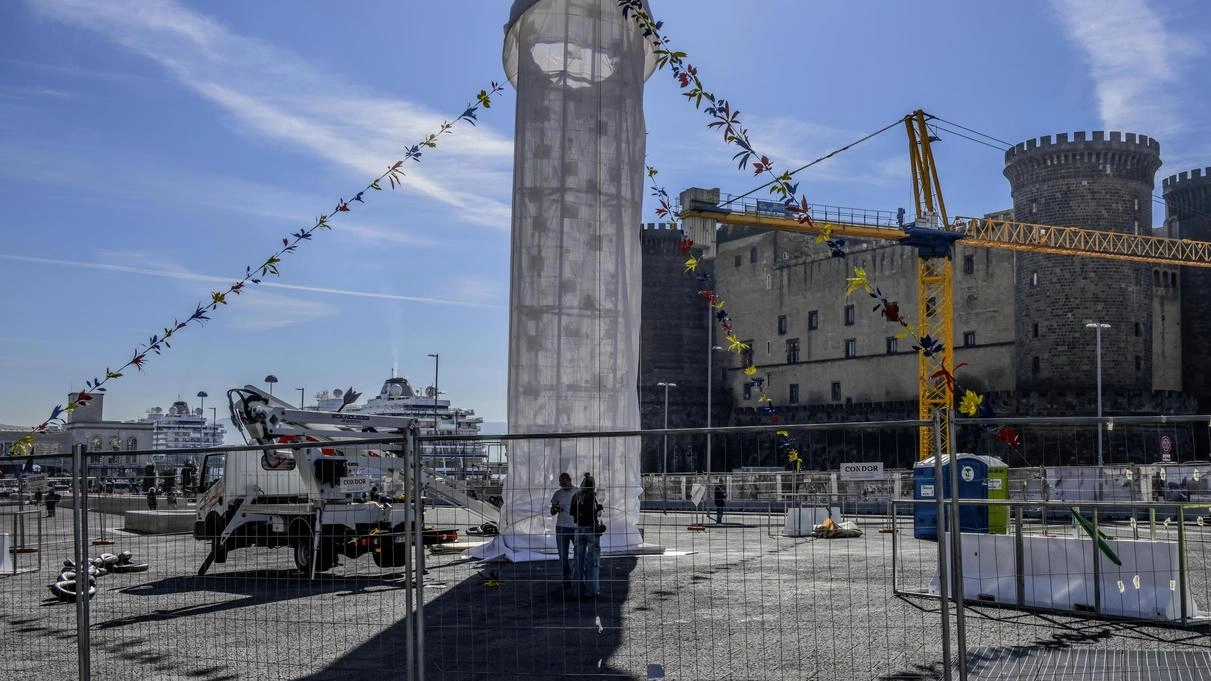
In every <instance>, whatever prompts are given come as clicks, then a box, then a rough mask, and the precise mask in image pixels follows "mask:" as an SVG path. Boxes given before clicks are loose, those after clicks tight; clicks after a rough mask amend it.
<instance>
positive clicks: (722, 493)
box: [715, 482, 727, 525]
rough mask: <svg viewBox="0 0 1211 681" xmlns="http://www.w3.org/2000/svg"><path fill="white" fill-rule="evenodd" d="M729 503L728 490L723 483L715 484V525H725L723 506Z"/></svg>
mask: <svg viewBox="0 0 1211 681" xmlns="http://www.w3.org/2000/svg"><path fill="white" fill-rule="evenodd" d="M726 503H727V488H725V487H724V486H723V483H722V482H720V483H716V484H715V524H716V525H722V524H723V506H724V505H725V504H726Z"/></svg>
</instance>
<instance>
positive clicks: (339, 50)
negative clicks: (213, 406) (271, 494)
mask: <svg viewBox="0 0 1211 681" xmlns="http://www.w3.org/2000/svg"><path fill="white" fill-rule="evenodd" d="M651 4H652V8H653V12H654V14H655V15H656V17H657V18H658V19H662V20H663V21H664V22H665V32H666V33H667V35H668V36H669V37H670V39H671V40H672V41H673V43H674V46H675V47H677V48H678V49H680V50H683V51H685V52H687V53H688V54H689V60H690V61H691V63H693V64H695V65H696V66H698V67H699V69H700V74H701V76H702V78H703V80H704V83H705V84H706V85H707V87H708V88H709V89H712V90H714V92H715V93H716V94H717V95H721V96H725V97H727V98H728V99H730V100H731V101H732V102H733V104H734V105H736V106H738V107H739V108H740V110H741V112H742V117H743V119H744V120H745V122H746V123H747V125H748V126H749V128H750V131H751V134H752V138H753V140H754V141H755V142H756V143H757V145H758V147H759V148H760V149H762V150H763V151H764V152H765V153H767V154H768V155H770V156H771V157H772V158H773V159H774V161H775V162H776V163H777V164H778V165H780V166H781V167H793V166H796V165H799V164H801V163H803V162H806V161H808V160H811V159H812V158H815V157H816V156H818V155H820V154H822V153H824V152H826V151H828V150H830V149H831V148H834V147H836V146H840V145H841V144H844V143H847V142H849V141H852V140H853V139H856V138H857V137H860V136H861V135H863V134H865V133H867V132H871V131H873V130H876V129H878V128H880V127H882V126H883V125H885V124H887V123H889V122H891V121H893V120H895V119H897V118H899V117H900V116H902V115H903V114H904V113H906V112H908V111H911V110H913V109H915V108H924V109H925V110H927V111H929V112H931V113H934V114H936V115H938V116H941V117H943V118H946V119H948V120H951V121H954V122H956V123H960V124H963V125H966V126H969V127H972V128H975V129H978V130H981V131H983V132H987V133H990V134H993V135H995V136H997V137H1000V138H1002V139H1005V140H1008V141H1010V142H1018V141H1021V140H1025V139H1027V138H1030V137H1037V136H1039V135H1045V134H1053V133H1057V132H1071V131H1076V130H1095V129H1099V130H1100V129H1105V130H1123V131H1132V132H1139V133H1144V134H1148V135H1151V136H1155V137H1157V138H1158V139H1159V140H1160V141H1161V148H1162V156H1163V157H1164V159H1165V165H1164V167H1163V168H1162V169H1161V171H1160V173H1158V178H1160V177H1164V176H1167V175H1169V174H1172V173H1175V172H1179V171H1181V170H1187V169H1189V168H1193V167H1201V166H1209V165H1211V117H1208V116H1207V115H1206V112H1207V111H1208V110H1211V106H1209V105H1211V90H1209V89H1208V88H1207V83H1208V76H1207V75H1206V74H1207V73H1211V53H1209V51H1208V48H1207V47H1206V46H1207V45H1209V44H1211V41H1209V40H1208V38H1209V37H1211V35H1209V34H1211V8H1208V7H1207V6H1206V5H1205V3H1201V2H1198V1H1197V0H1177V1H1174V2H1165V3H1160V2H1155V1H1154V2H1145V1H1144V0H1120V1H1115V2H1101V1H1098V0H1055V1H1054V2H1027V3H1010V2H995V3H994V2H980V3H973V2H961V1H945V2H936V3H928V4H924V5H923V4H922V3H902V2H890V1H886V2H872V3H862V4H861V5H858V6H851V4H849V3H823V2H811V3H808V2H792V1H785V2H782V1H774V0H754V1H752V2H735V1H733V2H720V1H716V0H652V2H651ZM507 14H508V3H507V2H499V3H497V2H488V1H487V0H482V1H481V0H465V1H458V0H446V1H444V2H419V1H413V2H398V1H395V0H393V1H385V0H384V1H381V2H364V3H354V4H341V5H338V4H335V3H290V4H287V3H244V2H234V1H227V2H209V3H195V4H186V3H178V2H171V1H165V0H159V1H151V0H149V1H146V2H133V1H130V0H107V1H106V2H84V1H82V0H37V1H36V2H35V1H30V2H24V3H23V2H6V3H0V26H3V27H4V28H3V29H0V30H2V31H3V35H4V39H3V40H0V157H2V158H3V159H4V163H3V164H0V195H2V196H3V197H4V206H5V210H4V213H3V217H2V218H0V220H2V223H0V224H2V225H3V226H2V228H0V284H2V285H3V290H4V291H5V292H6V294H5V295H4V296H3V297H0V319H4V320H5V322H6V323H5V325H4V327H3V328H2V329H0V423H10V424H22V425H31V424H34V423H37V422H39V421H41V420H42V419H43V418H45V414H46V412H48V411H49V408H50V407H51V406H52V405H54V404H55V403H57V402H61V401H63V399H64V395H65V393H67V392H68V391H69V390H75V389H79V388H81V387H83V385H82V384H83V381H84V380H85V379H87V378H91V377H93V376H95V375H100V374H101V373H102V372H103V371H104V369H105V367H106V366H117V365H120V364H122V363H123V362H124V361H125V360H126V359H127V358H129V356H130V354H131V352H132V351H133V350H134V349H135V347H136V345H137V344H138V343H139V342H140V341H141V340H144V339H145V338H146V337H147V336H149V335H150V334H151V333H153V332H156V331H158V330H159V329H160V328H162V327H163V326H165V325H167V324H169V323H170V322H171V321H172V320H173V319H174V318H180V317H183V316H187V315H188V314H189V313H190V312H191V311H192V309H193V306H194V305H195V304H196V303H197V302H198V301H200V300H202V299H203V298H205V297H207V295H208V292H209V291H210V290H213V289H215V288H217V287H218V285H219V283H223V282H229V280H232V279H233V278H235V277H238V276H239V275H241V274H242V273H243V270H244V267H245V266H246V265H252V264H255V263H258V262H260V261H261V260H263V259H264V257H266V256H267V255H268V254H270V253H272V252H273V250H274V248H275V244H277V243H278V239H280V238H281V237H282V236H285V235H286V234H287V233H289V232H292V231H295V230H297V229H299V228H303V227H307V226H309V225H310V224H311V222H312V221H313V219H314V216H316V215H318V214H320V213H321V212H324V211H327V210H329V209H331V207H332V206H333V205H334V204H335V201H336V199H338V198H341V197H346V198H347V197H348V196H350V195H351V194H352V193H354V192H355V191H356V190H357V189H358V188H359V187H361V186H363V185H364V184H365V182H366V181H367V180H368V179H369V178H370V177H372V176H373V175H375V174H377V173H378V172H380V171H381V170H382V169H383V168H384V167H385V166H386V165H387V164H388V163H390V162H392V161H394V160H395V159H397V158H399V157H400V155H401V154H400V149H401V147H402V146H403V145H404V144H411V143H413V142H415V141H416V140H417V139H418V138H420V137H421V136H423V135H424V134H425V133H426V132H428V131H430V130H431V129H433V128H434V127H435V126H436V125H437V124H439V123H440V122H441V120H443V119H447V118H453V117H454V116H456V115H457V113H458V112H459V111H461V108H462V107H463V106H464V105H465V104H466V103H467V102H468V101H469V99H470V98H471V97H472V96H473V94H474V93H475V92H477V91H478V90H479V89H480V88H482V87H485V86H486V85H487V84H488V82H489V81H492V80H498V81H503V80H504V76H503V72H502V67H501V62H500V55H501V44H502V26H503V24H504V22H505V20H506V18H507ZM1199 73H1203V74H1204V75H1202V76H1198V75H1197V74H1199ZM645 98H646V115H647V122H648V133H649V136H648V154H649V160H650V162H651V163H652V164H654V165H655V166H657V167H658V168H660V169H661V173H662V174H661V178H662V179H663V180H664V182H665V184H666V186H668V188H669V189H670V190H671V191H674V192H675V191H677V190H678V189H680V188H683V187H685V186H690V185H698V186H707V187H714V186H717V187H720V188H722V189H723V191H724V192H732V193H741V192H744V191H747V190H749V189H751V188H752V187H753V186H755V185H756V184H757V182H755V181H754V180H752V179H751V175H750V174H748V173H744V172H739V171H736V170H735V169H734V165H733V164H732V163H731V162H730V157H731V153H732V152H731V151H729V150H728V149H727V148H726V147H725V146H724V145H723V144H722V143H721V142H720V141H719V139H718V136H717V135H716V134H715V133H713V132H711V131H708V130H707V128H706V127H705V122H706V121H705V118H704V117H703V115H702V114H701V113H700V112H695V111H694V110H693V108H692V107H691V106H688V105H687V104H686V103H685V102H684V100H683V98H681V97H679V96H678V95H677V92H676V89H675V87H674V84H673V83H672V81H671V79H670V78H669V76H668V74H667V73H664V72H658V73H656V74H655V75H653V77H652V79H651V80H650V81H649V82H648V85H647V90H646V95H645ZM513 103H514V92H513V91H512V89H511V88H507V89H506V91H505V93H504V94H503V95H502V96H499V97H498V98H497V99H496V100H495V102H494V105H493V107H492V109H491V110H490V111H486V112H483V114H482V115H481V121H482V122H481V124H480V125H479V127H478V128H475V129H469V128H466V127H460V128H459V129H458V130H457V131H456V132H455V133H454V134H453V135H451V136H449V137H447V138H446V139H444V140H443V142H442V146H441V147H440V148H439V149H438V150H437V151H436V152H434V153H432V154H429V155H427V156H426V157H425V159H424V163H423V164H422V165H421V166H420V167H419V169H418V171H417V172H414V173H413V174H412V175H411V176H410V178H409V180H408V181H407V182H406V183H405V186H404V188H403V189H402V190H397V191H395V192H383V193H382V194H376V195H374V196H373V197H372V199H371V201H370V203H369V205H367V206H365V207H360V206H359V207H358V208H357V209H356V211H355V212H353V213H348V214H342V215H340V216H339V217H338V218H337V219H336V220H334V226H335V229H334V230H333V231H332V232H328V233H322V234H320V235H319V236H318V237H317V238H316V239H315V240H314V241H313V242H311V243H307V244H305V245H304V246H303V247H302V248H301V249H300V250H299V251H298V252H297V253H295V254H293V255H291V256H289V257H288V258H287V259H286V260H285V262H283V264H282V268H281V270H282V276H281V277H280V278H277V279H272V280H269V281H270V282H271V283H272V284H273V286H272V287H269V286H264V287H260V288H259V289H258V290H255V291H252V292H249V293H247V294H245V295H243V296H241V297H240V298H238V299H236V300H234V301H233V303H232V304H231V305H229V306H227V307H226V308H222V309H220V310H219V312H218V313H217V314H216V315H215V319H214V320H213V321H212V322H211V323H210V324H208V325H207V326H206V327H205V328H194V327H190V328H189V329H188V330H187V331H186V332H184V333H182V334H181V335H180V336H179V337H178V338H177V339H176V341H175V342H174V343H173V348H172V349H171V350H169V351H167V352H166V353H165V354H164V356H162V357H157V358H153V360H152V361H151V362H149V364H148V365H147V368H146V370H145V371H144V372H143V373H142V374H140V375H137V376H130V377H127V378H125V379H122V380H120V381H117V382H115V383H113V387H112V389H111V390H110V392H109V393H108V396H107V398H106V400H107V404H106V411H107V414H108V415H109V416H110V417H113V418H134V417H136V416H138V415H140V414H141V413H142V412H143V411H144V410H145V409H146V408H148V407H151V406H154V405H157V404H159V405H163V406H167V404H168V402H169V401H171V400H172V399H173V398H175V397H176V396H177V395H178V394H181V395H184V396H192V395H193V394H194V393H196V392H197V391H198V390H206V391H207V392H209V393H210V394H211V395H212V396H218V395H220V394H221V393H222V391H223V390H224V389H225V388H226V387H229V386H233V385H242V384H244V383H250V382H251V383H257V382H259V380H260V379H261V378H262V377H263V376H264V375H265V374H267V373H273V374H276V375H277V376H278V377H279V378H280V379H281V382H280V383H279V384H278V386H277V390H278V391H288V390H292V389H294V388H298V387H304V388H306V390H307V393H308V394H309V395H311V394H313V393H314V392H315V391H317V390H319V389H331V388H334V387H338V386H340V387H347V386H349V385H354V386H356V387H357V388H358V389H359V390H362V391H368V392H374V391H376V390H377V388H378V385H379V383H380V381H381V380H382V378H384V377H385V376H386V375H387V374H389V373H390V371H391V369H392V367H393V366H394V367H395V368H396V369H397V370H398V371H399V372H400V373H401V374H402V375H405V376H408V377H410V378H411V379H412V380H413V381H414V382H416V383H417V384H421V385H424V384H426V383H428V382H429V381H430V380H431V377H432V370H433V366H432V360H431V359H429V358H428V357H426V355H427V354H428V353H433V352H440V353H441V356H442V365H441V381H440V382H441V387H442V389H443V390H444V391H446V392H448V394H449V397H451V398H452V399H453V400H454V401H455V403H456V404H459V405H464V406H468V407H471V408H474V409H476V411H477V412H478V413H480V414H481V415H483V416H484V417H485V418H487V419H488V420H503V419H504V414H505V388H506V367H505V364H506V356H507V346H508V310H507V302H508V272H509V256H508V253H509V241H508V239H509V195H510V186H511V181H512V170H511V168H512V153H513V152H512V128H513ZM942 137H943V142H942V144H940V145H938V146H937V147H935V153H936V154H937V156H938V162H939V164H940V168H941V173H942V184H943V189H944V192H945V195H946V199H947V204H948V207H949V208H950V209H951V213H952V214H965V215H971V214H980V213H984V212H988V211H992V210H997V209H1001V208H1005V207H1008V206H1010V205H1011V202H1010V199H1009V194H1008V185H1007V183H1006V182H1005V180H1004V178H1003V177H1002V176H1001V174H1000V170H1001V167H1002V162H1001V154H1000V153H999V152H997V151H995V150H993V149H989V148H987V147H983V146H979V145H976V144H973V143H971V142H968V141H966V140H962V139H960V138H957V137H954V136H952V135H947V134H943V135H942ZM904 150H905V142H904V140H903V139H902V136H901V133H899V132H898V131H897V132H895V133H889V134H885V135H883V136H881V137H879V138H876V140H874V141H872V142H870V143H867V144H864V145H862V146H861V147H858V148H857V149H855V150H853V151H851V152H846V153H845V154H843V155H841V156H839V157H837V158H836V159H834V160H832V161H829V162H827V163H824V164H821V165H819V166H817V167H815V168H813V169H811V170H810V171H807V172H805V173H803V175H802V176H801V182H802V185H801V188H802V189H803V190H804V191H805V192H806V193H807V195H808V198H809V200H810V201H812V202H817V203H825V204H832V205H844V206H862V207H870V208H880V209H887V210H894V209H895V208H897V207H900V206H905V207H907V205H908V204H909V202H910V200H911V195H910V193H911V186H910V183H909V177H908V170H907V162H906V154H905V151H904ZM1159 191H1160V188H1159V179H1158V186H1157V193H1158V194H1159ZM1162 217H1163V215H1162V212H1161V211H1159V210H1157V211H1156V212H1155V213H1154V222H1157V223H1159V221H1160V220H1161V219H1162ZM644 219H645V221H654V220H655V218H654V216H653V214H652V209H651V207H650V206H649V207H648V208H647V209H646V210H645V215H644ZM839 295H840V291H839ZM295 394H296V395H297V393H295ZM211 399H212V400H213V399H214V397H212V398H211Z"/></svg>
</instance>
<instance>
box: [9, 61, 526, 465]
mask: <svg viewBox="0 0 1211 681" xmlns="http://www.w3.org/2000/svg"><path fill="white" fill-rule="evenodd" d="M503 91H504V88H503V87H502V86H501V85H500V84H499V83H497V82H495V81H493V82H492V84H491V86H490V87H489V88H488V89H487V90H480V91H479V94H477V95H476V96H475V103H474V104H471V103H468V104H467V106H466V108H464V109H463V112H462V113H461V114H459V116H458V118H455V119H454V121H453V122H449V121H444V122H442V124H441V127H439V128H438V130H437V132H434V133H430V134H429V135H428V136H426V137H425V138H424V139H423V140H421V141H419V142H417V143H416V144H413V145H412V146H410V147H406V148H405V149H404V157H403V158H402V159H400V160H398V161H396V162H395V163H393V164H391V165H390V166H388V167H387V170H386V171H384V172H383V173H382V174H381V175H379V176H378V177H376V178H374V179H373V180H372V181H371V182H370V183H369V184H367V185H366V186H365V187H364V188H362V189H361V190H360V191H358V192H357V193H356V194H354V195H353V197H352V198H350V199H349V200H348V201H346V200H345V199H344V198H341V199H338V200H337V202H336V207H335V208H333V209H332V210H330V211H329V212H328V213H326V214H324V215H321V216H319V217H318V218H316V221H315V224H314V225H312V226H310V227H308V228H306V229H300V230H299V231H297V232H294V233H292V234H290V235H289V237H285V238H283V239H282V246H281V248H279V249H278V250H277V252H276V253H274V254H273V255H271V256H269V257H268V258H266V259H265V261H264V262H262V263H261V264H260V265H257V266H256V267H253V266H251V265H250V266H248V267H245V268H244V276H243V277H242V278H241V279H239V280H238V281H236V282H235V283H234V284H232V285H231V286H229V287H227V289H226V290H223V291H212V292H211V293H210V301H209V302H207V303H198V304H197V306H196V307H195V308H194V311H193V313H191V314H190V315H189V316H188V317H186V318H185V320H184V321H180V320H173V323H172V325H171V326H167V327H164V329H163V330H162V331H161V332H160V333H158V334H152V336H151V337H150V338H149V339H148V340H147V341H146V342H145V343H143V344H141V345H140V347H139V349H137V350H135V352H134V354H133V356H132V357H131V358H130V359H128V360H127V361H126V363H125V364H123V365H121V366H119V367H118V368H117V369H110V368H108V367H106V369H105V377H104V378H93V379H92V380H89V381H85V382H84V384H85V387H86V390H82V391H80V392H79V393H77V395H76V397H75V398H74V399H71V400H69V401H68V402H67V404H66V405H63V404H56V405H55V407H54V409H52V410H51V413H50V416H49V417H48V418H47V419H46V420H45V421H43V422H42V423H40V424H38V425H37V426H34V427H33V428H32V429H31V432H30V433H28V434H26V435H25V436H24V437H22V438H21V439H20V440H18V441H17V442H16V443H14V444H13V447H12V452H13V454H14V455H19V456H20V455H26V454H29V453H30V452H31V451H32V450H33V445H34V440H35V438H36V437H37V436H38V435H40V434H43V433H46V432H47V431H49V430H50V428H51V426H53V425H62V424H64V423H66V419H65V415H66V414H71V413H72V412H74V411H75V410H76V408H77V407H79V406H80V405H85V404H88V402H89V401H91V400H92V399H93V395H94V394H95V393H103V392H105V391H106V388H105V387H104V386H105V384H106V383H109V382H110V381H113V380H117V379H119V378H122V377H123V376H124V374H123V373H122V372H123V371H125V370H126V369H129V368H130V367H134V368H135V369H137V370H139V371H142V370H143V365H144V364H146V363H147V361H148V359H150V356H151V355H152V354H155V355H159V354H161V352H162V351H163V350H167V349H170V348H171V347H172V345H171V344H170V343H169V339H170V338H172V337H173V336H175V335H176V334H178V333H180V332H181V331H183V330H184V329H185V328H186V327H187V326H189V325H190V324H194V325H196V326H204V325H205V323H206V322H208V321H210V317H209V314H210V313H213V312H215V311H216V310H218V308H219V306H220V305H226V304H227V302H228V301H227V297H228V296H231V295H236V296H238V295H240V293H242V292H243V291H244V287H245V286H246V285H248V284H250V283H251V284H259V283H261V279H263V278H264V277H267V276H269V275H274V276H281V273H280V272H279V271H278V265H279V264H280V263H281V262H282V258H283V256H285V255H287V254H290V253H293V252H294V251H295V250H296V249H297V248H298V247H299V245H300V244H301V243H302V242H304V241H310V240H311V237H312V235H313V234H314V233H315V232H317V231H321V230H329V229H332V225H331V224H330V223H329V220H331V219H332V218H333V217H335V216H336V215H337V214H338V213H348V212H350V211H351V210H352V204H354V203H365V195H366V192H369V191H382V189H383V187H382V181H383V180H384V179H386V180H387V181H388V183H389V185H390V187H391V189H395V188H396V187H398V186H402V185H403V179H404V176H405V170H404V164H405V163H407V162H408V161H413V162H415V163H420V160H421V156H422V155H423V154H424V152H425V150H426V149H436V148H437V140H438V137H439V136H441V135H448V134H450V133H451V132H452V131H453V128H454V125H455V124H456V123H458V122H460V121H466V122H467V123H469V124H470V125H472V126H474V125H475V122H476V120H478V119H477V118H476V114H477V112H478V111H479V109H480V107H483V108H484V109H489V108H491V106H492V95H496V94H499V93H501V92H503Z"/></svg>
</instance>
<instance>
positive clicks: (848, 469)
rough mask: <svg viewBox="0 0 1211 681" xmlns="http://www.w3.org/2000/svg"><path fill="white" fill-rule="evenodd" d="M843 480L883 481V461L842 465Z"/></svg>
mask: <svg viewBox="0 0 1211 681" xmlns="http://www.w3.org/2000/svg"><path fill="white" fill-rule="evenodd" d="M841 479H842V480H882V479H883V462H882V461H857V462H850V463H842V464H841Z"/></svg>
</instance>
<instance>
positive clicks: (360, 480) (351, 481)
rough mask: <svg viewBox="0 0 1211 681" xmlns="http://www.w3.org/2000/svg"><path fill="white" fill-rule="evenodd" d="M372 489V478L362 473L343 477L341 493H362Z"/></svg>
mask: <svg viewBox="0 0 1211 681" xmlns="http://www.w3.org/2000/svg"><path fill="white" fill-rule="evenodd" d="M369 491H370V478H367V477H365V476H361V475H355V476H349V477H344V478H341V494H360V493H363V492H369Z"/></svg>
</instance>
